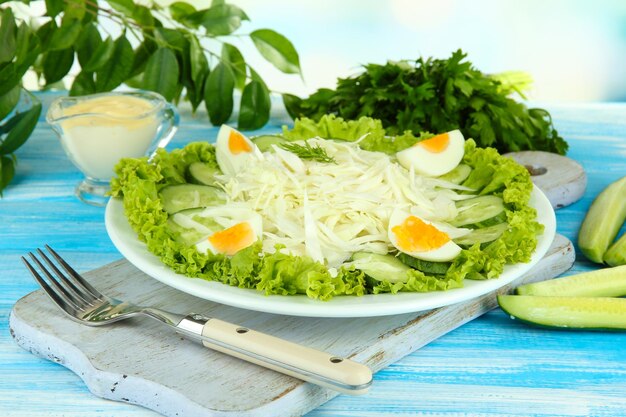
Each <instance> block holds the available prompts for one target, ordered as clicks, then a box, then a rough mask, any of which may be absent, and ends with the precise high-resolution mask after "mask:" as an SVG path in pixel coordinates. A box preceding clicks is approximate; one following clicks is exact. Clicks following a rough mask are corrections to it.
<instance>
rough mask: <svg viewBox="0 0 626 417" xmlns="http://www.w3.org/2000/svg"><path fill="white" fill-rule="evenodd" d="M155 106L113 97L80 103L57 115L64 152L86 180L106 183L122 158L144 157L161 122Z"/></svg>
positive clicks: (152, 103) (143, 100) (105, 96)
mask: <svg viewBox="0 0 626 417" xmlns="http://www.w3.org/2000/svg"><path fill="white" fill-rule="evenodd" d="M155 106H158V103H155V102H151V101H149V100H146V99H142V98H139V97H136V96H131V95H123V94H112V95H103V96H97V97H94V98H88V99H85V100H79V101H78V102H77V103H76V104H73V105H71V106H69V107H65V108H63V109H61V114H60V115H57V118H58V119H59V120H60V123H59V125H60V129H61V131H62V134H61V135H60V136H61V142H62V143H63V146H64V147H65V149H66V151H67V152H68V154H69V155H70V157H71V158H72V160H73V161H74V163H75V164H76V165H77V166H78V168H79V169H80V170H81V171H83V173H84V174H85V175H87V176H88V177H91V178H94V179H98V180H107V181H108V180H109V179H110V178H111V177H113V176H114V172H113V168H114V167H115V165H116V164H117V162H118V161H119V160H120V159H122V158H125V157H128V158H138V157H141V156H144V155H145V154H146V152H147V150H148V148H150V145H151V144H152V142H153V140H154V139H155V136H156V135H157V130H158V128H159V126H160V124H161V123H162V120H160V119H159V112H157V111H155Z"/></svg>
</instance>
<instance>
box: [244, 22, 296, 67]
mask: <svg viewBox="0 0 626 417" xmlns="http://www.w3.org/2000/svg"><path fill="white" fill-rule="evenodd" d="M250 38H251V39H252V41H253V42H254V45H255V46H256V48H257V49H258V51H259V52H260V53H261V55H263V57H264V58H265V59H266V60H267V61H269V62H270V63H271V64H273V65H274V66H275V67H276V68H278V69H279V70H281V71H282V72H284V73H287V74H300V58H299V56H298V52H297V51H296V48H294V46H293V44H292V43H291V42H290V41H289V40H288V39H287V38H285V37H284V36H283V35H281V34H280V33H277V32H275V31H273V30H271V29H258V30H255V31H254V32H252V33H251V34H250Z"/></svg>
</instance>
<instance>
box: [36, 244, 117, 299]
mask: <svg viewBox="0 0 626 417" xmlns="http://www.w3.org/2000/svg"><path fill="white" fill-rule="evenodd" d="M44 246H45V247H46V249H47V250H48V252H50V254H51V255H52V256H53V257H54V259H56V260H57V262H58V263H59V264H60V265H61V266H62V267H63V269H65V271H66V272H67V273H68V274H70V277H72V278H73V280H74V282H75V283H76V284H77V285H80V286H81V287H82V288H84V289H85V290H86V291H87V292H88V293H90V294H91V295H92V296H93V297H95V298H100V299H104V298H106V297H105V296H104V295H103V294H102V293H101V292H100V291H98V290H96V289H95V288H94V287H92V286H91V284H89V282H87V281H86V280H85V279H84V278H83V277H82V276H80V274H79V273H78V272H76V271H75V270H74V268H72V267H71V266H70V265H69V264H68V263H67V262H65V260H64V259H63V258H61V256H60V255H59V254H58V253H56V252H55V251H54V250H53V249H52V248H51V247H50V246H48V245H44Z"/></svg>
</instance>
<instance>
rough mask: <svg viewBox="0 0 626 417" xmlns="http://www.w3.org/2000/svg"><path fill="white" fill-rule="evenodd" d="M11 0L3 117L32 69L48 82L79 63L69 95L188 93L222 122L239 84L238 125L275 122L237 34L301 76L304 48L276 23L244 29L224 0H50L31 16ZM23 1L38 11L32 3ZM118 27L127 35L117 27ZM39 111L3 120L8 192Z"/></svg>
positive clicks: (0, 27) (0, 43)
mask: <svg viewBox="0 0 626 417" xmlns="http://www.w3.org/2000/svg"><path fill="white" fill-rule="evenodd" d="M0 3H3V1H2V0H0ZM8 4H9V7H5V6H4V5H3V7H2V8H0V116H2V117H0V120H2V119H3V117H6V116H7V115H8V114H9V113H11V112H12V111H13V109H14V107H15V104H16V103H17V97H19V91H20V88H21V83H22V77H23V76H24V74H25V73H26V71H27V70H28V69H29V68H32V69H34V70H35V71H36V73H37V74H38V77H39V79H40V80H41V81H42V84H43V86H44V88H46V87H50V86H53V85H56V84H57V83H58V82H60V81H62V80H64V79H65V78H66V76H68V75H69V74H70V71H72V70H73V68H77V67H78V68H79V72H78V73H77V74H73V75H75V77H74V79H73V81H72V83H71V86H70V89H69V94H70V95H85V94H92V93H99V92H106V91H111V90H113V89H115V88H117V87H118V86H120V85H121V84H126V85H128V86H130V87H134V88H142V89H146V90H151V91H156V92H158V93H160V94H161V95H163V96H164V97H165V98H166V99H167V100H170V101H174V102H179V100H181V98H184V99H185V100H188V101H189V103H190V104H191V107H192V109H193V111H195V110H196V109H197V108H198V107H199V106H200V105H201V104H202V103H204V105H205V106H206V109H207V112H208V115H209V119H210V121H211V123H213V124H214V125H219V124H222V123H224V122H226V121H227V120H228V119H229V118H230V116H231V115H232V113H233V109H234V107H235V106H236V103H235V100H234V93H235V90H240V91H241V101H240V102H239V103H238V105H239V119H238V127H239V128H240V129H243V130H247V129H258V128H261V127H263V126H264V125H265V124H266V123H267V121H268V120H269V115H270V107H271V102H270V90H269V88H268V87H267V84H266V83H265V81H264V80H263V78H262V77H261V76H260V75H259V74H258V73H257V72H256V71H255V70H254V69H253V68H252V67H251V66H250V65H249V64H248V63H247V61H246V59H245V58H244V56H243V54H242V53H241V51H240V50H239V49H238V48H237V47H236V46H235V45H234V44H233V43H232V41H231V40H232V39H236V38H239V39H241V38H243V39H246V38H247V39H249V40H251V41H252V43H253V44H254V45H255V47H256V49H257V50H258V52H259V53H260V54H261V56H262V57H263V58H264V59H265V60H267V61H268V62H270V63H271V64H273V65H274V66H275V67H276V68H277V69H279V70H280V71H282V72H283V73H286V74H301V70H300V60H299V56H298V53H297V51H296V49H295V48H294V46H293V45H292V43H291V42H290V41H289V40H288V39H287V38H285V37H284V36H283V35H281V34H279V33H277V32H275V31H274V30H271V29H258V30H254V31H252V32H250V33H248V34H240V33H236V32H237V31H238V30H239V28H240V27H241V26H242V24H243V23H244V22H245V21H248V20H250V19H249V17H248V15H247V14H246V13H245V12H244V11H243V10H242V9H241V8H239V7H237V6H235V5H232V4H228V3H226V2H224V1H223V0H213V2H212V3H211V5H210V7H208V8H206V9H201V10H196V9H195V8H194V7H193V6H192V5H190V4H188V3H184V2H176V3H173V4H171V5H170V6H168V7H161V6H159V5H157V4H154V3H152V4H149V5H139V4H135V3H134V2H133V1H132V0H109V1H108V2H106V3H105V2H102V1H97V0H46V1H45V6H46V8H45V14H44V15H43V16H31V18H30V19H22V18H19V17H16V15H15V14H14V13H13V11H12V9H11V7H12V4H18V3H17V2H9V3H8ZM19 4H20V5H21V6H20V7H21V8H22V9H24V8H25V9H26V10H27V11H28V12H30V13H31V14H32V13H34V12H33V8H31V7H29V6H30V4H31V1H29V0H23V1H22V2H20V3H19ZM24 4H25V5H24ZM104 23H106V25H105V24H104ZM111 28H115V29H118V30H117V32H119V33H120V34H119V35H113V34H112V33H109V31H110V29H111ZM111 32H113V31H111ZM133 45H136V46H133ZM76 63H77V64H78V65H76ZM40 112H41V107H39V113H40ZM39 113H37V116H39ZM33 115H34V113H30V116H27V115H26V114H23V115H21V116H20V120H22V124H19V123H17V122H13V123H9V122H6V123H4V124H2V126H0V135H2V136H0V138H4V139H3V141H2V145H0V155H2V157H0V162H2V166H1V169H0V171H1V172H2V176H1V177H0V192H1V190H2V189H3V188H4V186H6V184H7V183H8V182H9V181H10V179H11V178H12V173H13V170H14V163H15V158H14V157H12V158H9V157H8V156H6V155H10V154H12V152H13V151H15V150H16V149H17V148H18V147H19V146H20V145H21V144H23V143H24V142H25V141H26V139H27V138H28V136H29V135H30V134H31V132H32V128H34V125H33V126H32V128H30V127H31V126H30V125H27V126H26V123H27V121H32V120H34V121H35V122H36V120H37V117H34V118H33ZM16 116H19V115H16ZM27 127H28V128H29V129H27ZM18 128H19V129H18ZM5 135H6V138H5V137H4V136H5ZM9 161H11V162H9Z"/></svg>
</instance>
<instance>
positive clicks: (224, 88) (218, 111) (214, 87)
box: [204, 63, 235, 126]
mask: <svg viewBox="0 0 626 417" xmlns="http://www.w3.org/2000/svg"><path fill="white" fill-rule="evenodd" d="M234 89H235V79H234V77H233V73H232V71H231V70H230V68H228V67H227V66H226V65H225V64H223V63H219V64H217V66H216V67H215V68H213V71H211V73H210V74H209V77H208V78H207V80H206V84H205V87H204V104H205V105H206V109H207V112H208V113H209V118H210V119H211V123H213V125H214V126H218V125H221V124H222V123H226V122H227V121H228V119H229V117H230V115H231V114H232V112H233V92H234Z"/></svg>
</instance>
